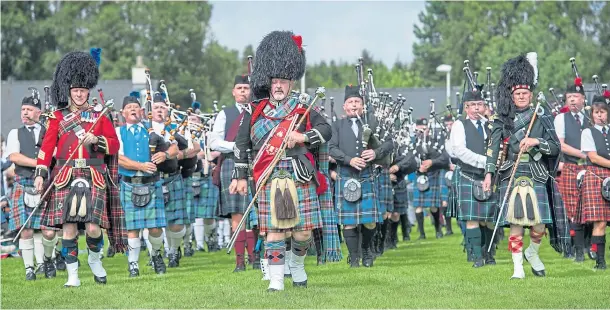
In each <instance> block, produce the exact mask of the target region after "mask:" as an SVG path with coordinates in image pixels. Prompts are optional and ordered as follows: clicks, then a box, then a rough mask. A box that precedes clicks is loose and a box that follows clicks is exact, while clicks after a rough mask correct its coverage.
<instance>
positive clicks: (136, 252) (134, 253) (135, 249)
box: [127, 238, 142, 264]
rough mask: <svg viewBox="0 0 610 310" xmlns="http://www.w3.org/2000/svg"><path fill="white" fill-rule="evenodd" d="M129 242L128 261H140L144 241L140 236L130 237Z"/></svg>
mask: <svg viewBox="0 0 610 310" xmlns="http://www.w3.org/2000/svg"><path fill="white" fill-rule="evenodd" d="M127 243H128V244H129V252H128V253H127V261H128V262H130V263H136V264H137V263H138V260H139V258H140V248H141V247H142V241H140V238H129V239H127Z"/></svg>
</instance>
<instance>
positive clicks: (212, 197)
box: [193, 176, 220, 219]
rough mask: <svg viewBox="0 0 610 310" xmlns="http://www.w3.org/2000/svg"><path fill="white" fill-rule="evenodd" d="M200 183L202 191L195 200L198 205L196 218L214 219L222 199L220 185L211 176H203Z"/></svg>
mask: <svg viewBox="0 0 610 310" xmlns="http://www.w3.org/2000/svg"><path fill="white" fill-rule="evenodd" d="M199 183H200V184H201V185H200V186H201V192H200V194H199V197H195V198H194V200H193V201H194V204H195V205H196V208H195V218H204V219H214V218H216V210H217V207H218V203H219V201H220V199H219V194H220V193H219V190H218V187H217V186H216V185H214V183H213V182H212V177H211V176H207V177H201V178H200V179H199Z"/></svg>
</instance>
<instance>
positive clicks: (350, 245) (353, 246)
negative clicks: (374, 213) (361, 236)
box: [343, 229, 360, 257]
mask: <svg viewBox="0 0 610 310" xmlns="http://www.w3.org/2000/svg"><path fill="white" fill-rule="evenodd" d="M343 238H344V240H345V245H347V250H348V251H349V255H350V256H353V257H358V249H359V248H360V244H358V230H357V229H344V230H343Z"/></svg>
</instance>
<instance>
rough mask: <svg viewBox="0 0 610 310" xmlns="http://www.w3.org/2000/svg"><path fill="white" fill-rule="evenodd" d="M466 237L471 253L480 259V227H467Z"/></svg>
mask: <svg viewBox="0 0 610 310" xmlns="http://www.w3.org/2000/svg"><path fill="white" fill-rule="evenodd" d="M466 238H468V244H469V245H470V247H471V248H472V253H473V254H474V257H475V258H476V259H480V258H481V256H482V252H481V229H480V228H479V227H477V228H467V229H466Z"/></svg>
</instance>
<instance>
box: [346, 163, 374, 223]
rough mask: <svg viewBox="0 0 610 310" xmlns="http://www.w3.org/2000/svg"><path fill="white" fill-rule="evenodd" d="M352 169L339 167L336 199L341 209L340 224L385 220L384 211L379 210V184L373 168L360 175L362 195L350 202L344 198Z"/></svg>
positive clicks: (366, 169)
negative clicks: (346, 183) (377, 184)
mask: <svg viewBox="0 0 610 310" xmlns="http://www.w3.org/2000/svg"><path fill="white" fill-rule="evenodd" d="M349 170H350V169H341V167H337V181H336V182H335V201H336V204H337V209H338V210H339V224H341V225H358V224H371V223H381V222H383V212H381V211H380V210H379V203H378V200H377V190H378V189H377V186H376V185H375V176H374V175H373V173H372V169H370V168H365V170H363V171H362V172H360V175H359V176H358V178H359V179H358V181H360V184H361V185H362V197H361V198H360V200H358V201H356V202H348V201H346V200H345V199H344V198H343V187H344V186H345V181H347V180H348V179H350V178H351V176H350V175H349V173H348V172H349Z"/></svg>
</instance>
